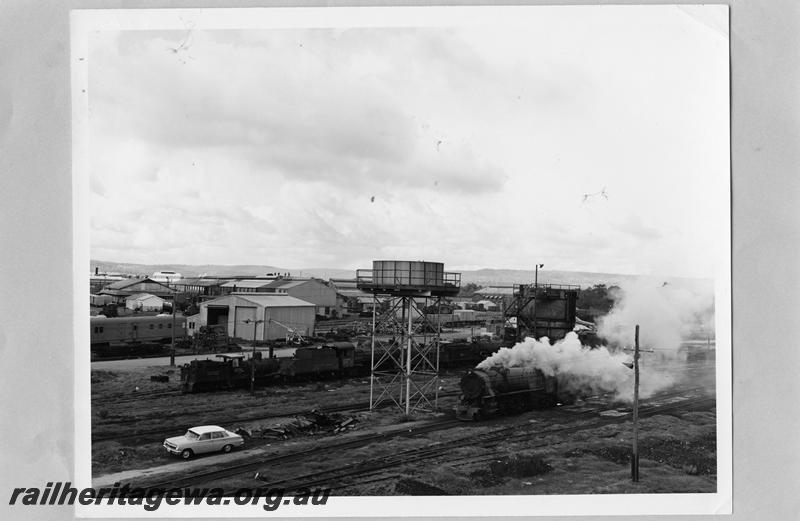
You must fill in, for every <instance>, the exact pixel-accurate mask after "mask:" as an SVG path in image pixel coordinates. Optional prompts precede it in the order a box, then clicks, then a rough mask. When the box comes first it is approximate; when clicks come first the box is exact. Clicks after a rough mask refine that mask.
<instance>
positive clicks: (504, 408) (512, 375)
mask: <svg viewBox="0 0 800 521" xmlns="http://www.w3.org/2000/svg"><path fill="white" fill-rule="evenodd" d="M460 386H461V399H460V400H459V402H458V404H457V405H456V407H455V413H456V418H458V419H459V420H463V421H477V420H481V419H484V418H488V417H490V416H494V415H497V414H517V413H520V412H522V411H526V410H530V409H533V408H543V407H554V406H555V405H556V404H557V403H558V397H557V395H558V382H557V380H556V377H555V376H548V375H545V374H544V373H543V372H542V371H541V370H539V369H536V368H530V367H511V368H504V367H492V368H491V369H486V370H483V369H473V370H471V371H469V372H468V373H467V374H465V375H464V376H463V377H462V378H461V382H460Z"/></svg>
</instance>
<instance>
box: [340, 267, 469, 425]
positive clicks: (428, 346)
mask: <svg viewBox="0 0 800 521" xmlns="http://www.w3.org/2000/svg"><path fill="white" fill-rule="evenodd" d="M356 280H357V284H356V285H357V287H358V288H359V289H361V290H364V291H367V292H370V293H372V295H373V299H374V300H373V308H372V363H371V377H370V399H369V403H370V409H374V408H375V407H377V406H378V405H379V404H381V403H382V402H384V401H386V400H390V401H392V402H393V403H394V404H395V405H396V406H397V407H399V408H400V409H401V410H404V411H405V413H406V414H411V413H412V412H414V411H417V410H434V409H436V406H437V403H438V399H439V340H440V331H441V325H440V320H439V311H440V304H441V300H442V297H447V296H455V295H457V294H458V292H459V291H460V289H461V274H460V273H450V272H445V271H444V264H443V263H441V262H425V261H398V260H378V261H373V262H372V269H371V270H366V269H365V270H358V271H357V272H356Z"/></svg>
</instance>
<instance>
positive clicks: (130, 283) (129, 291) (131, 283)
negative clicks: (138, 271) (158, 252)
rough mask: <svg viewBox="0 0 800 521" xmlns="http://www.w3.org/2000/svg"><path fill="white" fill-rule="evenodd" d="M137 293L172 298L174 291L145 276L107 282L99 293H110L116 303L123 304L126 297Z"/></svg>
mask: <svg viewBox="0 0 800 521" xmlns="http://www.w3.org/2000/svg"><path fill="white" fill-rule="evenodd" d="M139 293H150V294H151V295H155V296H157V297H162V298H167V297H168V298H170V299H171V298H172V296H173V295H174V294H175V292H174V291H173V290H172V289H170V287H169V286H167V285H165V284H161V283H160V282H156V281H154V280H152V279H149V278H147V277H145V278H143V279H125V280H120V281H118V282H114V283H113V284H109V285H108V286H106V287H105V288H103V290H102V291H100V293H99V294H100V295H111V296H112V297H114V301H115V302H116V303H118V304H124V303H125V301H126V300H127V299H128V297H132V296H134V295H138V294H139Z"/></svg>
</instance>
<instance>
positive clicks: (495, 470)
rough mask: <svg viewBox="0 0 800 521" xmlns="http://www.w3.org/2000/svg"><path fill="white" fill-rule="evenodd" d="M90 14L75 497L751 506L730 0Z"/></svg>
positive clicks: (319, 509) (226, 503) (596, 510)
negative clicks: (736, 365) (737, 497)
mask: <svg viewBox="0 0 800 521" xmlns="http://www.w3.org/2000/svg"><path fill="white" fill-rule="evenodd" d="M71 22H72V23H71V37H72V47H71V51H70V52H71V54H70V60H71V62H70V67H71V74H72V111H73V162H74V180H73V187H74V192H73V200H74V222H73V225H74V229H75V237H74V241H75V245H76V246H75V248H76V249H75V252H76V253H75V259H76V260H75V274H76V275H75V276H76V278H78V279H79V280H81V281H82V282H81V283H82V284H83V286H84V287H85V290H86V293H85V295H78V296H76V302H78V303H79V304H76V310H75V321H76V335H77V336H76V343H77V344H76V346H77V347H76V351H75V375H76V376H75V400H76V419H75V421H76V429H77V431H76V432H77V433H79V436H78V438H77V439H76V442H75V443H76V461H75V465H76V472H77V478H76V479H83V480H84V481H85V482H86V483H85V486H91V487H93V488H94V489H95V490H103V489H105V490H106V491H107V492H106V493H107V495H111V496H113V497H123V496H126V499H127V500H128V501H129V502H128V503H127V504H124V503H117V504H115V505H98V504H96V503H95V504H93V505H91V506H81V507H80V509H79V512H81V511H82V509H85V513H86V515H99V514H103V515H112V514H113V515H125V516H133V515H148V514H152V513H153V512H155V511H156V509H157V513H158V515H162V516H163V515H180V514H181V513H184V514H190V513H192V512H195V510H192V508H193V506H192V505H189V506H187V505H186V504H181V505H177V506H175V505H173V504H166V502H165V503H164V504H163V505H162V504H160V503H161V499H162V498H161V497H160V496H159V498H158V501H157V503H159V504H158V505H156V506H155V508H153V506H154V503H153V501H152V498H153V495H152V494H150V492H151V491H153V490H161V491H170V490H178V491H182V492H181V494H182V497H184V498H185V497H186V496H187V495H189V496H196V497H197V498H199V499H203V501H205V502H204V503H202V505H201V502H200V501H199V500H198V503H197V505H201V506H202V507H203V508H208V509H210V511H211V512H212V514H213V515H229V516H238V515H242V516H252V515H265V514H266V513H268V512H272V513H273V514H275V515H278V514H280V515H287V516H298V515H299V516H306V515H346V514H347V512H348V511H349V510H348V509H347V508H348V507H347V505H353V504H355V503H353V502H354V501H358V502H359V503H358V505H360V509H362V510H361V511H363V512H366V513H368V514H372V515H394V514H396V513H397V512H398V510H397V509H399V508H403V509H413V511H415V512H417V513H418V515H419V514H424V515H462V516H468V515H496V514H497V508H499V506H500V505H504V504H505V505H509V504H512V505H513V506H512V507H510V508H511V510H510V511H507V512H506V514H508V515H514V514H515V513H518V514H522V513H525V514H526V515H539V514H550V515H556V514H558V515H581V514H600V513H602V514H638V515H644V514H713V513H730V511H731V501H732V499H731V494H732V462H731V459H732V434H731V430H732V425H731V422H732V417H731V408H732V396H731V357H732V351H731V242H730V241H731V217H730V215H731V214H730V212H731V208H730V198H731V184H730V176H731V164H730V77H729V68H730V60H729V43H730V42H729V31H728V27H729V10H728V7H727V6H724V5H645V6H641V5H629V6H557V7H556V6H535V7H397V8H329V9H319V8H309V9H300V8H268V9H194V10H190V9H185V10H184V9H164V10H149V9H141V10H137V9H131V10H116V11H111V10H84V11H81V10H77V11H74V12H73V13H72V19H71ZM87 311H88V312H87ZM54 495H55V493H54ZM512 496H513V500H511V499H509V498H510V497H512ZM509 501H511V503H509ZM148 506H149V507H150V508H148ZM210 506H213V507H214V508H210ZM198 508H199V507H198ZM506 508H509V507H506ZM206 511H209V510H206Z"/></svg>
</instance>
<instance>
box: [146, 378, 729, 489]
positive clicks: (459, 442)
mask: <svg viewBox="0 0 800 521" xmlns="http://www.w3.org/2000/svg"><path fill="white" fill-rule="evenodd" d="M682 392H683V393H684V394H685V393H686V392H689V391H688V390H683V391H682ZM672 394H675V395H677V394H678V392H675V393H672ZM665 396H669V394H665V395H662V396H660V398H664V397H665ZM712 402H715V398H698V397H692V398H688V399H684V400H679V401H676V402H670V403H667V404H659V405H653V406H649V407H644V408H642V409H640V411H639V414H640V416H642V417H646V416H651V415H654V414H660V413H664V412H668V411H671V410H675V409H679V408H685V407H687V406H689V405H692V404H693V403H712ZM600 410H602V407H596V408H591V409H587V410H583V411H580V412H577V413H573V414H571V416H570V417H571V418H572V419H573V420H575V419H579V418H582V417H590V416H594V415H595V414H596V413H598V412H599V411H600ZM631 414H632V413H625V414H622V415H620V416H616V417H601V418H599V419H596V420H595V421H593V422H590V423H584V424H581V425H569V426H557V427H551V428H546V429H544V430H540V431H538V432H537V433H535V434H536V435H537V436H540V437H541V436H545V435H552V434H557V433H566V432H575V431H579V430H585V429H590V428H596V427H598V426H601V425H608V424H613V423H621V422H625V421H628V420H629V419H630V417H631ZM456 425H464V423H463V422H460V421H458V420H454V419H443V420H439V421H434V422H431V423H428V424H426V425H422V426H419V427H416V428H411V429H408V428H407V427H405V426H404V427H402V428H400V429H397V430H394V431H389V432H384V433H378V434H369V435H364V436H359V437H357V438H355V439H349V440H346V441H339V442H337V443H331V444H325V445H318V446H316V447H312V448H309V449H305V450H301V451H298V452H294V453H290V454H282V455H277V456H270V457H266V458H259V459H258V460H257V461H249V462H246V463H239V464H235V465H230V466H226V467H224V468H221V469H213V470H209V471H202V472H198V473H193V474H188V475H182V476H181V477H179V478H172V479H167V480H163V481H159V482H156V483H147V484H136V486H148V487H161V488H172V487H181V486H186V485H195V486H196V485H198V484H200V483H210V482H213V481H214V480H220V479H225V478H231V477H234V476H239V475H243V474H245V473H248V472H253V471H258V470H260V469H263V467H264V466H265V465H275V464H286V463H292V462H298V461H304V460H308V459H309V458H311V457H318V456H320V455H323V454H326V453H329V452H332V451H342V450H347V449H353V448H358V447H363V446H366V445H369V444H371V443H374V442H376V441H379V440H387V439H391V438H395V437H412V436H419V435H422V434H427V433H430V432H435V431H439V430H444V429H448V428H450V427H454V426H456ZM525 426H526V425H525V424H519V423H515V424H514V425H511V426H508V427H503V428H500V429H494V430H492V431H490V432H487V433H484V434H479V435H470V436H464V437H461V438H457V439H455V440H448V441H446V442H436V443H434V444H432V445H429V446H427V447H423V448H418V449H410V450H407V451H403V452H400V453H397V452H395V453H393V454H392V455H389V456H385V457H383V458H377V459H372V460H371V461H370V462H366V463H365V462H359V463H353V464H350V465H345V466H339V467H337V468H336V469H327V470H323V471H318V472H314V473H309V474H304V475H302V476H293V477H290V478H285V479H282V480H276V481H273V482H270V483H267V484H266V485H261V486H267V487H274V486H281V487H282V488H285V489H287V490H293V488H292V487H297V486H303V487H308V486H316V485H318V484H327V483H329V482H331V480H334V479H335V480H341V479H342V478H347V477H355V476H363V475H368V474H372V473H375V472H381V471H382V470H386V469H388V468H392V467H395V466H398V465H401V464H404V463H409V462H413V461H420V460H424V459H432V458H436V457H439V456H441V455H442V454H443V453H445V452H448V451H450V450H453V449H456V448H459V447H464V446H493V445H497V444H500V443H503V442H507V441H509V440H513V439H517V438H523V437H524V438H526V439H529V438H530V436H531V433H530V432H524V433H516V434H513V432H514V431H516V430H519V429H520V428H522V427H525ZM295 483H296V484H295ZM132 486H133V485H132Z"/></svg>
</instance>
